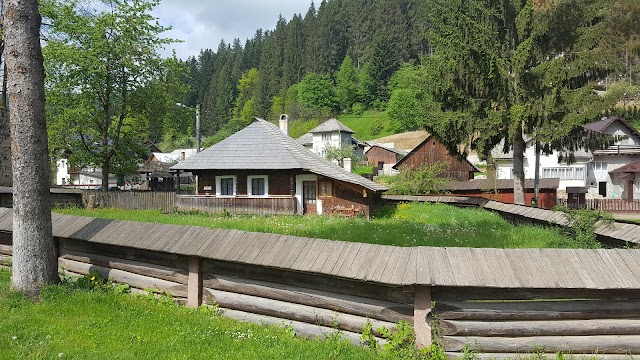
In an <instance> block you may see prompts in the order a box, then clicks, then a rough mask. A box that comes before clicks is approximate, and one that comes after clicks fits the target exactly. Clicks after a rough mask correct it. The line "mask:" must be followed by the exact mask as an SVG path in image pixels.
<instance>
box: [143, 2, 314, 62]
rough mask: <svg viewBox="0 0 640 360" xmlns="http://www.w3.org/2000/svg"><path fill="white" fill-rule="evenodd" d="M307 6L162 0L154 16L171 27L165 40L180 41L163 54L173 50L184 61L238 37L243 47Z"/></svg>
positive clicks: (296, 4)
mask: <svg viewBox="0 0 640 360" xmlns="http://www.w3.org/2000/svg"><path fill="white" fill-rule="evenodd" d="M310 4H311V0H269V1H256V0H222V1H221V0H214V1H206V0H163V1H162V2H161V3H160V5H159V6H158V7H157V8H156V9H155V11H154V15H155V16H156V17H158V18H159V19H160V23H161V24H162V25H164V26H169V25H170V26H172V27H173V29H172V30H170V31H167V32H165V33H164V34H163V36H164V37H169V38H175V39H180V40H183V42H182V43H178V44H172V45H169V46H168V47H167V49H165V51H164V52H163V55H169V54H171V50H172V49H175V51H176V53H177V56H178V57H179V58H181V59H183V60H184V59H186V58H187V57H189V56H193V55H195V56H197V55H198V54H199V53H200V50H201V49H207V48H209V49H213V50H214V51H215V50H216V49H217V48H218V44H219V43H220V40H222V39H224V40H225V41H226V42H227V43H230V42H232V41H233V39H235V38H239V39H240V41H241V42H242V44H243V45H244V42H245V40H246V39H248V38H251V37H253V35H254V34H255V32H256V30H257V29H260V28H262V29H263V30H272V29H274V28H275V25H276V22H277V21H278V15H280V14H281V15H282V16H284V17H285V18H286V19H287V20H290V19H291V18H292V17H293V15H294V14H298V13H299V14H302V15H304V14H305V13H306V12H307V10H308V9H309V5H310ZM316 5H317V4H316Z"/></svg>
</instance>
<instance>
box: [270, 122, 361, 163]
mask: <svg viewBox="0 0 640 360" xmlns="http://www.w3.org/2000/svg"><path fill="white" fill-rule="evenodd" d="M282 116H286V115H282ZM280 121H281V123H283V121H288V119H287V118H282V119H280ZM354 133H355V132H354V131H353V130H351V129H349V128H348V127H347V126H346V125H345V124H343V123H341V122H340V121H338V120H337V119H329V120H327V121H325V122H323V123H322V124H320V125H318V126H316V127H315V128H313V129H311V131H309V132H308V133H306V134H304V135H302V136H301V137H299V138H297V139H296V142H297V143H298V144H300V145H302V146H304V147H305V148H307V149H308V150H311V151H313V152H314V153H316V154H318V155H320V156H322V157H324V158H326V156H327V150H328V149H341V148H343V147H345V146H352V147H353V150H354V155H355V156H356V157H362V155H363V152H364V147H365V144H364V143H363V142H361V141H360V140H358V139H356V138H354V137H353V134H354Z"/></svg>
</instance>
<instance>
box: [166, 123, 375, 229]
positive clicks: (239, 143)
mask: <svg viewBox="0 0 640 360" xmlns="http://www.w3.org/2000/svg"><path fill="white" fill-rule="evenodd" d="M172 169H173V170H178V171H190V172H192V173H193V174H194V175H196V176H197V195H195V196H194V195H178V197H177V199H176V205H177V206H178V208H179V209H185V210H189V209H199V210H203V211H223V210H224V209H226V210H227V211H230V212H235V213H248V214H331V213H337V214H346V215H353V214H354V213H362V214H364V215H365V216H367V217H368V216H369V214H370V211H371V210H372V208H375V207H376V206H377V205H378V204H379V203H380V195H381V193H382V192H383V191H385V190H387V188H386V187H384V186H382V185H380V184H376V183H374V182H373V181H370V180H367V179H365V178H364V177H362V176H359V175H356V174H353V173H351V172H349V171H346V170H345V169H343V168H342V167H340V166H338V165H335V164H333V163H331V162H329V161H327V160H325V159H323V158H322V157H320V156H318V155H316V154H314V153H313V152H311V151H309V150H308V149H305V148H304V146H302V145H301V144H298V143H296V142H295V141H294V140H293V139H292V138H290V137H289V136H288V135H286V134H285V133H284V132H283V131H281V130H280V129H279V128H278V127H277V126H275V125H274V124H271V123H269V122H267V121H264V120H261V119H256V121H254V122H253V123H252V124H251V125H249V126H247V127H246V128H244V129H242V130H240V131H238V132H237V133H235V134H233V135H232V136H230V137H229V138H227V139H225V140H223V141H221V142H220V143H218V144H216V145H214V146H212V147H210V148H208V149H206V150H204V151H202V152H200V153H198V154H196V155H193V156H192V157H190V158H188V159H186V160H184V161H181V162H179V163H178V164H176V165H174V166H173V167H172Z"/></svg>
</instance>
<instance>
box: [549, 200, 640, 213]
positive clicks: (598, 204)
mask: <svg viewBox="0 0 640 360" xmlns="http://www.w3.org/2000/svg"><path fill="white" fill-rule="evenodd" d="M556 203H557V204H558V205H561V206H568V207H571V208H574V209H594V210H602V211H609V212H640V200H633V201H629V200H625V199H586V200H585V203H584V204H569V203H568V202H567V199H557V200H556Z"/></svg>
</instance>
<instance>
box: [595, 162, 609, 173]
mask: <svg viewBox="0 0 640 360" xmlns="http://www.w3.org/2000/svg"><path fill="white" fill-rule="evenodd" d="M591 166H592V167H593V170H594V171H607V166H608V164H607V162H606V161H594V162H592V163H591Z"/></svg>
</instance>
